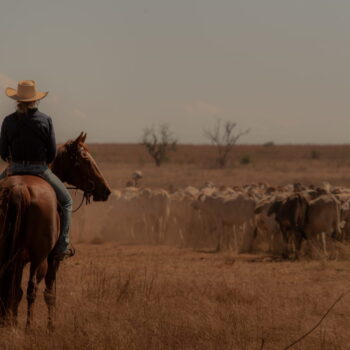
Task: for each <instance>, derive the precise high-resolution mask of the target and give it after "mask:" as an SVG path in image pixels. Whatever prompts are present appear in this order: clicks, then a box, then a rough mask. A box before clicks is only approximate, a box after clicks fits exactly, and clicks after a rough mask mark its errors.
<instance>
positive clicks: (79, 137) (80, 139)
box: [74, 131, 84, 144]
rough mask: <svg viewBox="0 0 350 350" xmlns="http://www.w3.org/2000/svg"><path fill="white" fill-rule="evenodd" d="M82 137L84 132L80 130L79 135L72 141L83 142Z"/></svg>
mask: <svg viewBox="0 0 350 350" xmlns="http://www.w3.org/2000/svg"><path fill="white" fill-rule="evenodd" d="M83 137H84V132H83V131H82V132H81V133H80V135H79V136H78V137H77V138H76V139H75V140H74V143H76V144H79V143H80V142H84V141H82V140H83Z"/></svg>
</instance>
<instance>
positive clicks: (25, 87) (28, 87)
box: [5, 80, 48, 102]
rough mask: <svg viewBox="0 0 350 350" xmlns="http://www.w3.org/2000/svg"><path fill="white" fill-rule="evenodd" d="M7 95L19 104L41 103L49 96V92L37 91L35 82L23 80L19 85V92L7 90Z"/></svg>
mask: <svg viewBox="0 0 350 350" xmlns="http://www.w3.org/2000/svg"><path fill="white" fill-rule="evenodd" d="M5 93H6V95H7V96H8V97H10V98H12V99H14V100H16V101H18V102H34V101H39V100H41V99H43V98H44V97H46V96H47V94H48V92H40V91H36V88H35V81H34V80H22V81H20V82H19V83H18V86H17V90H15V89H12V88H7V89H6V90H5Z"/></svg>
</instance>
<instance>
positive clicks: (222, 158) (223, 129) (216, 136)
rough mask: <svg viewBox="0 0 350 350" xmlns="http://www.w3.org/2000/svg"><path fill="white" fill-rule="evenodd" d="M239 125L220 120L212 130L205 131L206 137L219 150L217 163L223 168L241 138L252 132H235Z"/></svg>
mask: <svg viewBox="0 0 350 350" xmlns="http://www.w3.org/2000/svg"><path fill="white" fill-rule="evenodd" d="M236 126H237V123H235V122H232V121H230V120H227V121H225V122H224V123H223V122H222V120H221V119H218V120H217V121H216V123H215V125H214V126H213V128H212V129H211V130H204V136H205V137H206V138H207V139H208V140H209V141H210V142H211V143H212V144H213V145H215V146H216V148H217V162H218V165H219V166H220V167H221V168H224V167H225V166H226V165H227V161H228V157H229V154H230V153H231V151H232V149H233V146H234V145H235V144H236V143H237V141H238V139H239V138H240V137H241V136H244V135H246V134H248V133H249V132H250V129H247V130H244V131H241V130H240V131H237V132H235V131H236V130H235V128H236Z"/></svg>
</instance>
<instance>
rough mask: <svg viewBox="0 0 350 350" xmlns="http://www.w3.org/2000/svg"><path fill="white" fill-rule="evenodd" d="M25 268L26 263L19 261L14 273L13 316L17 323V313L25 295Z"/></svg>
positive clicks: (14, 321)
mask: <svg viewBox="0 0 350 350" xmlns="http://www.w3.org/2000/svg"><path fill="white" fill-rule="evenodd" d="M23 268H24V263H22V262H19V263H17V264H16V266H15V274H14V278H15V280H14V291H13V293H14V294H13V298H14V299H13V305H12V316H13V323H14V324H15V325H16V324H17V314H18V306H19V303H20V302H21V299H22V296H23V290H22V286H21V283H22V275H23Z"/></svg>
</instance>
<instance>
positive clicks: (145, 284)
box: [0, 243, 350, 350]
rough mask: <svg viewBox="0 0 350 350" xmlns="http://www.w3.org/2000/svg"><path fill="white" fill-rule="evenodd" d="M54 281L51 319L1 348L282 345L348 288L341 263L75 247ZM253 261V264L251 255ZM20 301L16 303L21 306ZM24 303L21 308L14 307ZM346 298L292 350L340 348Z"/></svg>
mask: <svg viewBox="0 0 350 350" xmlns="http://www.w3.org/2000/svg"><path fill="white" fill-rule="evenodd" d="M77 248H78V256H77V257H76V258H74V259H70V260H69V261H67V262H65V263H64V264H63V266H62V269H61V271H60V274H59V278H58V283H57V292H58V317H57V323H56V324H57V328H56V331H55V333H54V334H53V335H48V334H47V333H46V331H45V318H46V309H45V306H44V304H43V302H42V297H41V295H40V296H39V298H38V299H40V300H39V302H38V303H37V307H36V315H35V316H36V323H35V325H34V327H33V330H32V331H31V332H29V333H25V332H24V329H23V325H24V314H25V312H24V309H23V310H21V320H20V326H19V327H18V328H17V329H5V330H2V331H1V336H0V348H1V349H8V350H10V349H11V350H12V349H22V348H23V349H28V350H32V349H38V350H41V349H51V350H55V349H82V350H83V349H84V350H86V349H91V350H92V349H94V350H100V349H259V348H260V344H261V341H262V339H264V340H265V348H266V349H281V348H283V346H286V345H288V343H290V342H291V341H292V340H294V339H295V338H297V337H298V336H299V335H301V334H303V333H304V332H305V331H306V330H308V329H309V328H311V326H313V325H314V324H315V323H316V322H317V321H318V320H319V319H320V317H321V316H322V315H323V313H324V312H325V310H326V309H327V308H328V307H329V305H330V304H331V303H332V302H333V301H334V300H335V299H336V297H337V296H338V295H339V294H341V293H342V292H343V291H344V290H345V289H346V288H349V286H350V283H349V281H348V270H349V268H350V263H349V262H326V263H325V262H315V261H313V262H299V263H291V262H282V263H281V262H280V263H276V262H264V260H263V259H259V258H260V257H256V259H255V260H254V259H252V257H251V256H249V257H247V256H241V257H239V256H231V255H227V254H204V253H198V252H197V253H196V252H192V251H189V250H180V249H177V248H174V247H149V246H118V245H117V244H115V243H109V244H104V245H88V244H86V245H84V244H80V245H78V246H77ZM251 261H257V262H251ZM259 261H260V262H259ZM23 304H24V303H23ZM22 308H24V305H22ZM349 311H350V307H349V297H347V298H345V299H344V300H342V301H341V303H340V304H339V305H337V306H336V308H335V309H334V310H333V312H332V313H331V314H330V315H329V316H328V317H327V319H326V320H325V322H324V323H323V324H322V325H321V327H319V328H318V329H317V330H316V331H315V332H314V333H312V334H311V335H310V336H309V337H308V338H306V339H305V340H304V341H303V342H302V343H301V344H300V345H299V346H296V347H295V348H296V349H347V346H348V344H349V342H350V335H349V333H348V325H349V321H350V315H349Z"/></svg>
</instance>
